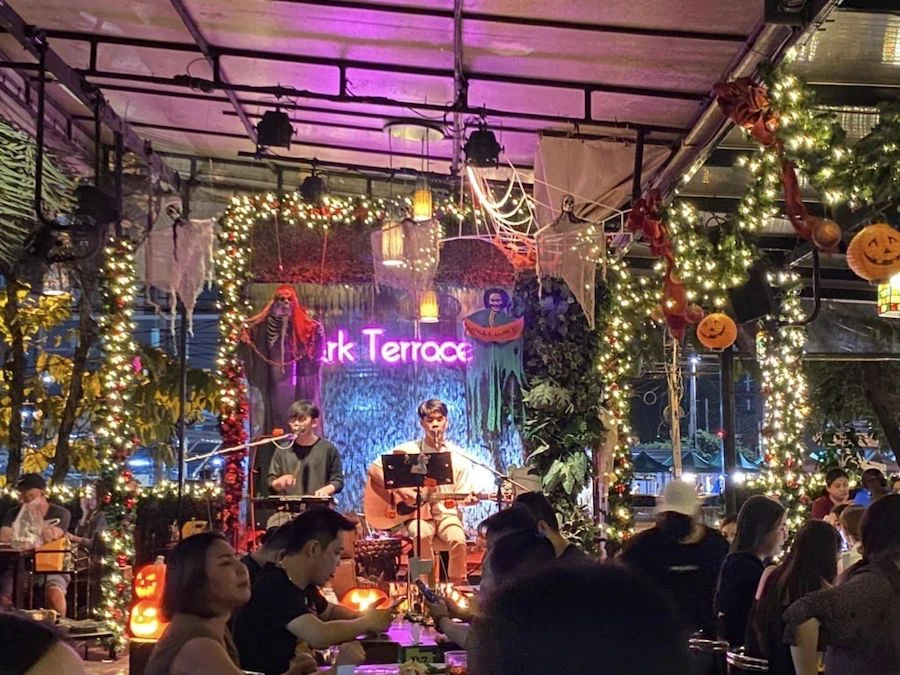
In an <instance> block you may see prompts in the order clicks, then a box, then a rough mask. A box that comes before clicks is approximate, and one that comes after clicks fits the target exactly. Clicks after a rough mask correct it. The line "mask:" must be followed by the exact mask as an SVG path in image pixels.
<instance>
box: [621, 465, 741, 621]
mask: <svg viewBox="0 0 900 675" xmlns="http://www.w3.org/2000/svg"><path fill="white" fill-rule="evenodd" d="M699 516H700V500H699V499H698V497H697V491H696V490H695V489H694V487H693V486H691V485H689V484H688V483H685V482H684V481H680V480H673V481H672V482H670V483H669V484H668V485H666V487H665V489H664V490H663V493H662V495H660V497H659V499H658V501H657V504H656V525H655V527H652V528H650V529H649V530H647V531H645V532H642V533H641V534H639V535H637V536H636V537H635V538H634V539H633V540H632V541H631V543H630V545H629V546H628V547H627V548H626V549H625V553H624V555H623V558H622V559H623V561H624V563H625V564H626V565H627V566H628V567H630V568H632V569H633V570H634V571H636V572H638V573H641V574H643V575H644V576H646V577H647V578H649V579H650V580H652V581H653V582H654V583H655V584H656V585H657V586H658V587H660V588H661V589H663V590H664V591H666V592H668V593H669V594H670V595H671V596H672V598H673V599H674V600H675V603H676V605H677V606H678V608H679V611H680V612H681V615H682V618H683V620H684V622H685V624H686V625H687V627H688V628H689V630H691V631H692V632H699V631H703V632H704V633H705V634H706V635H708V636H710V637H712V636H714V635H715V616H714V614H713V598H714V596H715V591H716V580H717V579H718V575H719V568H720V567H721V565H722V561H723V560H724V559H725V556H726V555H727V554H728V542H726V541H725V538H724V537H723V536H722V535H721V534H719V533H718V532H716V531H715V530H713V529H710V528H708V527H706V526H705V525H703V524H702V523H701V522H700V520H699Z"/></svg>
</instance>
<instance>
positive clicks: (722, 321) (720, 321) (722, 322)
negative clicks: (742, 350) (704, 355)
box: [697, 312, 737, 350]
mask: <svg viewBox="0 0 900 675" xmlns="http://www.w3.org/2000/svg"><path fill="white" fill-rule="evenodd" d="M697 339H698V340H700V343H701V344H702V345H703V346H704V347H706V348H707V349H719V350H722V349H728V348H729V347H730V346H731V345H733V344H734V341H735V340H737V325H735V323H734V319H732V318H731V317H730V316H728V315H727V314H722V313H721V312H715V313H713V314H709V315H707V316H706V317H705V318H704V319H703V321H701V322H700V323H699V324H698V326H697Z"/></svg>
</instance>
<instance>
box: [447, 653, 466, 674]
mask: <svg viewBox="0 0 900 675" xmlns="http://www.w3.org/2000/svg"><path fill="white" fill-rule="evenodd" d="M444 663H446V664H447V672H448V673H449V675H467V674H468V672H469V668H468V661H467V659H466V653H465V652H463V651H453V652H444Z"/></svg>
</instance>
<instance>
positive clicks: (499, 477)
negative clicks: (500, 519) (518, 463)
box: [456, 450, 531, 511]
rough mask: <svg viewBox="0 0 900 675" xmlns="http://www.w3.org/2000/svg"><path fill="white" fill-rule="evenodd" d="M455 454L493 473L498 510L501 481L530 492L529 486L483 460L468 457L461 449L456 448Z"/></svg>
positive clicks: (500, 508)
mask: <svg viewBox="0 0 900 675" xmlns="http://www.w3.org/2000/svg"><path fill="white" fill-rule="evenodd" d="M456 454H458V455H460V456H461V457H463V458H464V459H466V460H468V461H469V462H470V463H472V464H474V465H476V466H480V467H481V468H482V469H487V470H488V471H490V472H491V473H492V474H493V475H494V481H495V482H496V483H497V497H496V499H497V510H498V511H501V510H502V509H503V483H506V482H508V483H509V484H510V485H512V486H514V487H517V488H519V489H520V490H522V491H523V492H531V490H530V489H529V488H527V487H526V486H524V485H522V484H521V483H519V482H518V481H516V480H514V479H512V478H510V477H509V474H505V473H503V472H502V471H497V469H495V468H494V467H492V466H490V465H489V464H485V463H484V462H479V461H478V460H477V459H473V458H472V457H469V455H467V454H466V453H464V452H463V451H462V450H457V451H456Z"/></svg>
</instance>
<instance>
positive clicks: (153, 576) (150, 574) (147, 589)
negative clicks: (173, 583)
mask: <svg viewBox="0 0 900 675" xmlns="http://www.w3.org/2000/svg"><path fill="white" fill-rule="evenodd" d="M165 583H166V566H165V565H163V564H156V565H146V566H144V567H142V568H141V569H140V571H139V572H138V573H137V575H136V576H135V577H134V594H135V595H136V596H137V598H138V600H153V601H154V602H156V601H159V600H160V599H161V598H162V592H163V587H164V586H165Z"/></svg>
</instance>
